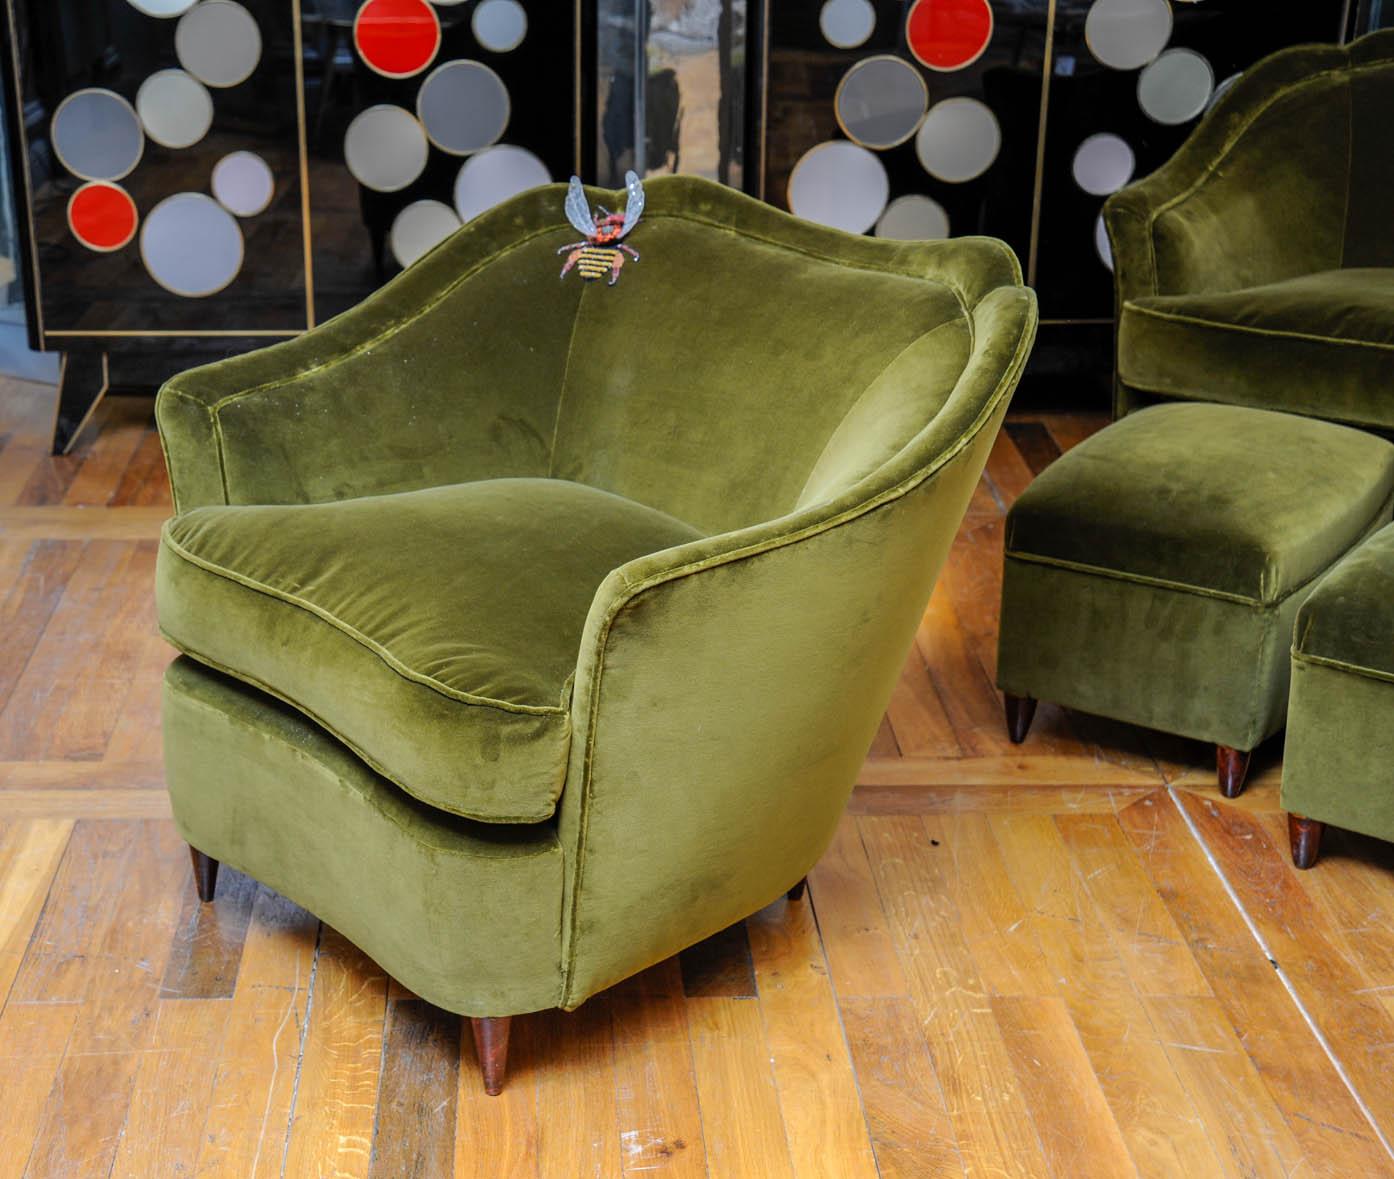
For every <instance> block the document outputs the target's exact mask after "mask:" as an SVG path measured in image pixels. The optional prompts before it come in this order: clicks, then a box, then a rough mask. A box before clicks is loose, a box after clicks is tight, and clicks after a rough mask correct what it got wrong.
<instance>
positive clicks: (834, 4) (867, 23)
mask: <svg viewBox="0 0 1394 1179" xmlns="http://www.w3.org/2000/svg"><path fill="white" fill-rule="evenodd" d="M818 28H819V29H820V30H821V31H822V33H823V40H825V41H826V42H827V43H828V44H829V45H831V46H832V47H833V48H834V49H855V48H857V46H858V45H865V44H866V42H867V40H868V39H869V38H870V36H871V34H872V33H874V32H875V31H876V9H874V8H873V7H872V6H871V3H870V0H826V3H824V5H823V7H822V8H821V9H820V10H819V12H818Z"/></svg>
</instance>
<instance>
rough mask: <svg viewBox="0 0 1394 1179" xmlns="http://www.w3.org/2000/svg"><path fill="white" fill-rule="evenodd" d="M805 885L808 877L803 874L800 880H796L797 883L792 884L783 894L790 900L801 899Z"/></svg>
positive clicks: (806, 885)
mask: <svg viewBox="0 0 1394 1179" xmlns="http://www.w3.org/2000/svg"><path fill="white" fill-rule="evenodd" d="M807 887H808V877H807V876H805V877H804V878H803V879H802V880H800V881H799V882H798V884H796V885H794V887H793V888H791V889H790V890H789V891H788V892H786V893H785V894H784V895H785V896H786V897H788V898H789V899H790V900H791V901H801V900H803V894H804V889H806V888H807Z"/></svg>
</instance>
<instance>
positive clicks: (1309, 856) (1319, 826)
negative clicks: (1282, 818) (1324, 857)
mask: <svg viewBox="0 0 1394 1179" xmlns="http://www.w3.org/2000/svg"><path fill="white" fill-rule="evenodd" d="M1325 830H1326V824H1325V823H1323V822H1322V821H1321V820H1320V819H1304V818H1303V817H1302V816H1301V815H1294V814H1291V813H1289V814H1288V843H1290V844H1291V845H1292V862H1293V863H1294V864H1296V865H1297V867H1299V868H1304V869H1305V868H1310V867H1311V866H1312V865H1313V864H1315V863H1316V862H1317V853H1318V852H1319V851H1321V833H1322V832H1323V831H1325Z"/></svg>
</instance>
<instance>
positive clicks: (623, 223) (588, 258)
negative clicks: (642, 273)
mask: <svg viewBox="0 0 1394 1179" xmlns="http://www.w3.org/2000/svg"><path fill="white" fill-rule="evenodd" d="M624 186H625V190H626V191H627V192H628V194H629V198H628V200H627V202H626V203H625V208H624V212H623V213H611V212H609V211H608V210H606V209H604V208H602V207H601V206H599V205H597V206H596V208H595V211H594V212H591V208H590V205H589V204H587V203H586V193H585V190H584V189H583V188H582V187H581V180H580V177H577V176H573V177H572V178H571V187H570V188H568V189H567V190H566V219H567V220H568V221H570V222H571V224H572V225H574V226H575V227H576V231H577V232H578V233H580V234H582V235H584V237H585V240H584V241H579V242H572V243H571V244H570V245H569V246H562V247H561V248H560V249H559V250H557V253H558V254H566V263H565V265H563V266H562V268H561V277H562V278H565V277H566V276H567V274H568V272H569V271H570V270H571V269H572V267H575V268H576V270H578V271H579V272H580V275H581V277H582V278H583V279H584V280H585V281H586V282H591V281H592V280H594V279H597V278H602V277H603V276H605V275H607V274H608V275H609V276H610V277H609V281H608V283H607V285H608V286H614V285H615V283H617V282H618V281H619V277H620V270H621V269H622V268H623V267H624V258H625V255H626V254H628V255H629V256H630V257H631V258H633V259H634V261H636V262H637V261H639V254H638V251H636V250H634V249H633V248H632V247H630V246H627V245H625V244H624V241H623V239H624V238H625V237H626V236H627V235H628V233H629V231H630V230H631V229H633V228H634V226H635V225H636V224H637V223H638V221H639V218H640V217H642V216H643V214H644V185H643V182H642V181H641V180H640V179H639V177H638V176H636V175H635V174H634V173H633V172H626V173H625V176H624Z"/></svg>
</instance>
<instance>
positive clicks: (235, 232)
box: [140, 192, 244, 299]
mask: <svg viewBox="0 0 1394 1179" xmlns="http://www.w3.org/2000/svg"><path fill="white" fill-rule="evenodd" d="M243 253H244V251H243V243H242V230H241V229H239V228H238V227H237V221H236V219H235V218H234V217H233V216H232V214H231V213H229V212H228V211H227V210H226V209H224V208H223V207H222V205H220V204H218V202H217V201H215V200H214V199H213V198H212V197H211V196H205V195H204V194H203V193H201V192H177V193H175V194H174V195H173V196H169V197H165V199H164V200H162V201H161V202H160V203H159V204H158V205H156V206H155V207H154V208H153V209H151V210H150V213H149V215H148V216H147V217H146V218H145V224H144V225H143V226H141V230H140V256H141V260H142V261H143V262H144V263H145V269H146V270H147V271H149V272H150V277H151V278H153V279H154V280H155V281H156V282H157V283H159V284H160V286H162V287H164V288H165V290H167V291H171V292H173V293H174V294H176V295H183V296H185V297H186V298H189V299H197V298H202V297H203V296H204V295H214V294H217V292H219V291H221V290H222V289H223V288H224V287H225V286H227V285H228V283H230V282H231V281H232V280H233V279H234V278H236V277H237V273H238V271H239V270H241V269H242V259H243Z"/></svg>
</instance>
